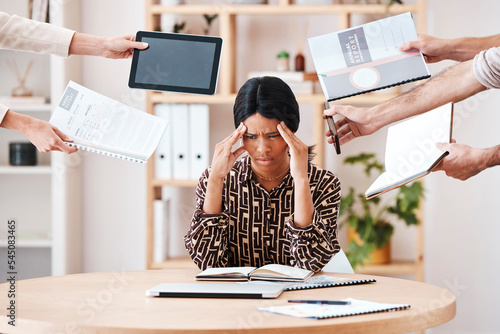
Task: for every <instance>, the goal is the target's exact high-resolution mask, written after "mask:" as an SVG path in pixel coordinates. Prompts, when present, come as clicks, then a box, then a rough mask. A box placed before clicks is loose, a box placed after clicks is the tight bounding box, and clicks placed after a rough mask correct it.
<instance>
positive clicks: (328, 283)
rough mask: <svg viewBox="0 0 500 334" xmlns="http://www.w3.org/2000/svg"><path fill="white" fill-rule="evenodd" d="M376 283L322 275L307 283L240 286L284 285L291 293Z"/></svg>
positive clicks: (259, 282)
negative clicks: (292, 291) (293, 291)
mask: <svg viewBox="0 0 500 334" xmlns="http://www.w3.org/2000/svg"><path fill="white" fill-rule="evenodd" d="M375 282H377V281H376V280H375V279H373V278H368V279H352V278H344V277H334V276H328V275H320V276H314V277H311V278H309V279H308V280H307V281H305V282H272V281H251V282H242V283H239V284H247V285H257V284H272V283H276V284H284V285H285V291H290V290H305V289H319V288H331V287H336V286H346V285H358V284H368V283H375Z"/></svg>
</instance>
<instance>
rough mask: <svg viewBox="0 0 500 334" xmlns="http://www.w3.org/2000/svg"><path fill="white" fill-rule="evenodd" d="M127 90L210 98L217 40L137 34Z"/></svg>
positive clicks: (218, 49) (218, 47) (219, 47)
mask: <svg viewBox="0 0 500 334" xmlns="http://www.w3.org/2000/svg"><path fill="white" fill-rule="evenodd" d="M136 41H138V42H139V41H140V42H145V43H148V44H149V47H148V48H147V49H145V50H138V49H136V50H134V55H133V57H132V67H131V70H130V78H129V87H131V88H142V89H149V90H157V91H171V92H178V93H191V94H205V95H213V94H215V90H216V87H217V77H218V73H219V63H220V55H221V50H222V39H221V38H220V37H211V36H198V35H185V34H174V33H161V32H152V31H139V32H137V35H136Z"/></svg>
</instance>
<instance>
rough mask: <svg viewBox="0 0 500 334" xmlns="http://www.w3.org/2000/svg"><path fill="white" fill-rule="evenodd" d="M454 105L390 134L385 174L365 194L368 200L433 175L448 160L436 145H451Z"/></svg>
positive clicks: (395, 127)
mask: <svg viewBox="0 0 500 334" xmlns="http://www.w3.org/2000/svg"><path fill="white" fill-rule="evenodd" d="M452 129H453V103H452V102H450V103H447V104H445V105H443V106H440V107H438V108H435V109H433V110H431V111H428V112H426V113H423V114H421V115H418V116H414V117H412V118H410V119H408V120H405V121H402V122H400V123H398V124H395V125H392V126H390V127H389V130H388V131H387V143H386V148H385V159H384V164H385V172H384V173H382V174H381V175H380V176H379V177H378V178H377V179H376V180H375V182H373V184H372V185H371V186H370V188H368V189H367V190H366V192H365V196H366V198H367V199H370V198H373V197H376V196H378V195H381V194H383V193H386V192H388V191H390V190H392V189H396V188H398V187H401V186H402V185H404V184H407V183H409V182H412V181H415V180H417V179H419V178H421V177H423V176H425V175H427V174H429V173H430V172H431V171H432V170H433V169H434V168H435V167H436V166H437V165H438V164H439V163H440V162H441V161H442V160H443V159H444V158H445V157H446V155H448V152H443V151H441V150H439V149H438V148H437V147H436V143H438V142H445V143H450V142H451V138H452Z"/></svg>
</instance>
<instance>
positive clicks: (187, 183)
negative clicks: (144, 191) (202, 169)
mask: <svg viewBox="0 0 500 334" xmlns="http://www.w3.org/2000/svg"><path fill="white" fill-rule="evenodd" d="M151 185H152V186H153V187H163V186H172V187H186V188H189V187H192V188H196V186H197V185H198V180H153V181H152V182H151Z"/></svg>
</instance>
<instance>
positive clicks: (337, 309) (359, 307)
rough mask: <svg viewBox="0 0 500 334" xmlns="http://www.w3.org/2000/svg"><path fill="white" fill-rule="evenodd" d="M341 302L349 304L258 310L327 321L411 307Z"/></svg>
mask: <svg viewBox="0 0 500 334" xmlns="http://www.w3.org/2000/svg"><path fill="white" fill-rule="evenodd" d="M343 300H345V301H349V302H350V304H349V305H327V304H305V303H304V304H288V305H282V306H270V307H259V310H260V311H264V312H270V313H277V314H282V315H288V316H290V317H296V318H309V319H328V318H338V317H347V316H352V315H360V314H369V313H378V312H390V311H399V310H405V309H408V308H410V307H411V306H410V305H409V304H385V303H376V302H371V301H367V300H359V299H354V298H346V299H343Z"/></svg>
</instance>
